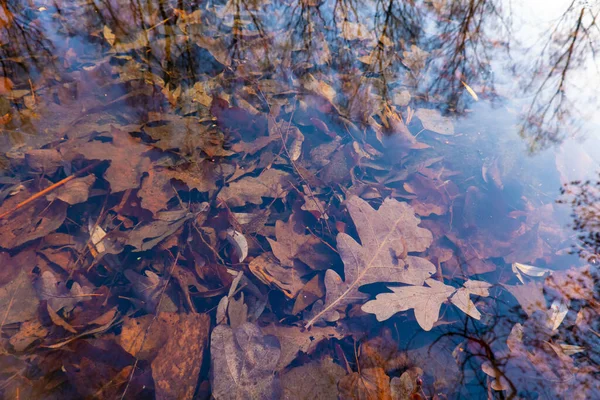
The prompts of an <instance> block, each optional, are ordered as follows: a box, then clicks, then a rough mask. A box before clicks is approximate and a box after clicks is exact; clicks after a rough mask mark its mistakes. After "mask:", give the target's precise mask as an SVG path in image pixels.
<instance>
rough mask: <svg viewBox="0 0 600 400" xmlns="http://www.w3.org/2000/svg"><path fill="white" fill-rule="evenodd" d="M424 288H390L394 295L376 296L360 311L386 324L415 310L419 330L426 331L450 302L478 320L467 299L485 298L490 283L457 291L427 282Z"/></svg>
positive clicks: (474, 283)
mask: <svg viewBox="0 0 600 400" xmlns="http://www.w3.org/2000/svg"><path fill="white" fill-rule="evenodd" d="M425 283H426V284H427V286H402V287H390V288H389V289H390V290H392V292H393V293H382V294H379V295H377V298H376V299H375V300H371V301H369V302H367V303H366V304H365V305H363V306H362V310H363V311H365V312H368V313H372V314H375V316H376V317H377V320H378V321H385V320H386V319H388V318H390V317H391V316H392V315H394V314H396V313H397V312H400V311H406V310H409V309H414V312H415V318H416V319H417V322H418V323H419V325H421V327H422V328H423V329H424V330H426V331H429V330H431V329H432V328H433V324H434V323H435V322H436V321H437V320H438V318H439V315H440V308H441V307H442V304H443V303H445V302H447V301H449V302H450V303H452V304H454V305H455V306H456V307H458V308H459V309H460V310H462V311H463V312H464V313H466V314H468V315H469V316H471V317H473V318H475V319H480V318H481V314H480V313H479V311H478V310H477V308H476V307H475V304H474V303H473V302H472V301H471V299H470V295H471V294H473V295H478V296H488V295H489V292H488V289H489V287H490V286H491V285H490V284H489V283H486V282H481V281H470V280H469V281H467V282H465V284H464V286H463V287H462V288H460V289H457V288H455V287H453V286H449V285H446V284H444V283H442V282H439V281H436V280H435V279H427V280H426V281H425Z"/></svg>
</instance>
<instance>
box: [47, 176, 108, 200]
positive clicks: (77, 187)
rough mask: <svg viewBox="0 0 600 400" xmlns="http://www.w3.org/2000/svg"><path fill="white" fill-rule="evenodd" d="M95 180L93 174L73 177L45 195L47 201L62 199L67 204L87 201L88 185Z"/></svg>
mask: <svg viewBox="0 0 600 400" xmlns="http://www.w3.org/2000/svg"><path fill="white" fill-rule="evenodd" d="M95 181H96V177H95V176H94V175H87V176H84V177H81V178H75V179H73V180H71V181H69V182H67V183H66V184H65V185H63V186H61V187H60V188H58V189H57V190H55V191H53V192H51V193H50V194H48V195H47V196H46V199H48V201H52V200H56V199H58V200H62V201H64V202H65V203H67V204H71V205H72V204H78V203H83V202H85V201H87V199H88V196H89V192H90V187H91V186H92V185H93V184H94V182H95Z"/></svg>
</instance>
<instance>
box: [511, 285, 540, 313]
mask: <svg viewBox="0 0 600 400" xmlns="http://www.w3.org/2000/svg"><path fill="white" fill-rule="evenodd" d="M502 286H503V287H504V288H505V289H506V290H508V291H509V292H510V294H512V295H513V296H514V297H515V299H517V301H518V302H519V304H520V305H521V307H522V308H523V311H525V312H526V313H527V315H528V316H531V315H532V314H533V313H534V312H536V311H538V310H543V311H546V310H547V309H548V307H547V305H546V298H545V297H544V287H543V285H542V283H541V282H529V283H527V284H525V285H516V286H510V285H502Z"/></svg>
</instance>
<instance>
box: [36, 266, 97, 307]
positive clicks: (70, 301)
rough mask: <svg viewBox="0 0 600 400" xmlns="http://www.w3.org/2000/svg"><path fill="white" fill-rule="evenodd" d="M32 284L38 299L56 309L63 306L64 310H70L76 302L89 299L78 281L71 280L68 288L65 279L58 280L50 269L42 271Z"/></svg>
mask: <svg viewBox="0 0 600 400" xmlns="http://www.w3.org/2000/svg"><path fill="white" fill-rule="evenodd" d="M34 286H35V288H36V290H37V293H38V297H39V298H40V300H46V301H48V304H50V306H51V307H52V309H54V310H56V311H60V310H61V309H62V308H65V311H67V312H70V311H71V310H72V309H73V307H75V305H76V304H77V303H79V302H82V301H89V300H91V297H90V296H87V294H89V292H88V293H86V292H87V291H88V289H87V288H86V289H85V290H84V289H83V288H82V287H81V285H80V284H79V283H78V282H73V284H72V285H71V288H70V289H69V288H68V287H67V282H66V281H64V280H61V281H59V280H58V279H57V278H56V276H55V275H54V274H53V273H52V272H50V271H44V272H43V273H42V276H41V277H40V278H39V279H38V280H37V281H36V282H35V284H34Z"/></svg>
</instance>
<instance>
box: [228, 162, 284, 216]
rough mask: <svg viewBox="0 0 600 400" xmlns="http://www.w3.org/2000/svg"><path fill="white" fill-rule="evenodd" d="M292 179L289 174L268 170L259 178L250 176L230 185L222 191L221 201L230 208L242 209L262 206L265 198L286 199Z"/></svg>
mask: <svg viewBox="0 0 600 400" xmlns="http://www.w3.org/2000/svg"><path fill="white" fill-rule="evenodd" d="M291 179H292V177H291V176H290V174H288V173H287V172H284V171H281V170H278V169H268V170H266V171H263V172H262V173H261V174H260V175H259V176H257V177H253V176H248V177H244V178H242V179H240V180H239V181H235V182H232V183H230V184H229V186H226V187H224V188H223V189H221V191H220V192H219V199H221V200H223V201H225V202H226V203H227V205H229V207H242V206H244V205H246V203H252V204H261V203H262V198H263V197H273V198H281V197H284V196H285V195H286V194H287V188H288V186H289V182H290V181H291Z"/></svg>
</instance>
